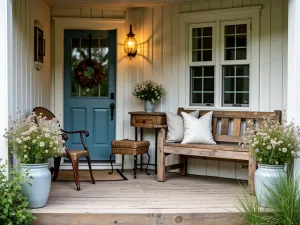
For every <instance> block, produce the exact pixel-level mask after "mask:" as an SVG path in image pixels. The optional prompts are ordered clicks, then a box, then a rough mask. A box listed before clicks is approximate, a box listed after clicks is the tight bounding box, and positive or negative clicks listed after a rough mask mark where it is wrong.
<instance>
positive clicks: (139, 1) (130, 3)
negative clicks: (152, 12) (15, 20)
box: [47, 0, 193, 8]
mask: <svg viewBox="0 0 300 225" xmlns="http://www.w3.org/2000/svg"><path fill="white" fill-rule="evenodd" d="M47 2H48V3H49V4H50V5H51V6H57V7H59V6H61V7H66V6H68V7H114V8H136V7H151V6H158V5H168V4H176V3H188V2H193V1H192V0H191V1H188V0H64V1H61V0H47Z"/></svg>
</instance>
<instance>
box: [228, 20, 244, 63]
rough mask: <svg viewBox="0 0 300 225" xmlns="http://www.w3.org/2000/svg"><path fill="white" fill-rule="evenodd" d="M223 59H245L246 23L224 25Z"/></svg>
mask: <svg viewBox="0 0 300 225" xmlns="http://www.w3.org/2000/svg"><path fill="white" fill-rule="evenodd" d="M224 38H225V43H224V46H223V47H224V51H225V55H224V58H225V60H245V59H247V24H240V25H228V26H225V34H224Z"/></svg>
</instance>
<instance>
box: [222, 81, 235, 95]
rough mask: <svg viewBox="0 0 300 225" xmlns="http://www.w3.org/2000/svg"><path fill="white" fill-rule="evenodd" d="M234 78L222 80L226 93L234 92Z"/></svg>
mask: <svg viewBox="0 0 300 225" xmlns="http://www.w3.org/2000/svg"><path fill="white" fill-rule="evenodd" d="M234 89H235V87H234V78H225V79H224V90H225V92H226V91H234Z"/></svg>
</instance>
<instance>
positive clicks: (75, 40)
mask: <svg viewBox="0 0 300 225" xmlns="http://www.w3.org/2000/svg"><path fill="white" fill-rule="evenodd" d="M72 48H80V39H79V38H72Z"/></svg>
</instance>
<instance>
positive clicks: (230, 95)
mask: <svg viewBox="0 0 300 225" xmlns="http://www.w3.org/2000/svg"><path fill="white" fill-rule="evenodd" d="M222 71H223V100H224V104H229V105H232V106H239V105H241V104H243V105H248V104H249V65H232V66H223V69H222ZM238 74H239V76H238ZM235 104H237V105H235Z"/></svg>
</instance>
